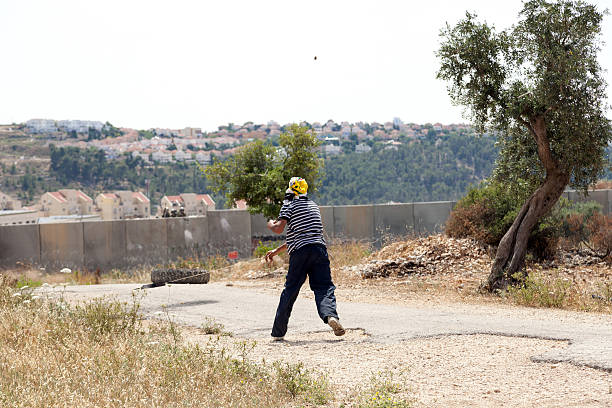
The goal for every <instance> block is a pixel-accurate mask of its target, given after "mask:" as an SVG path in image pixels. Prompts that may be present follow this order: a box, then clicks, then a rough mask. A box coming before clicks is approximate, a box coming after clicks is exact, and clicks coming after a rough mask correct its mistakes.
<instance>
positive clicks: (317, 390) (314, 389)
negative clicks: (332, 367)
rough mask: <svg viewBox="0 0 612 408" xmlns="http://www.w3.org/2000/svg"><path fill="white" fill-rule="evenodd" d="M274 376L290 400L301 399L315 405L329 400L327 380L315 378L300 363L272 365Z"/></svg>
mask: <svg viewBox="0 0 612 408" xmlns="http://www.w3.org/2000/svg"><path fill="white" fill-rule="evenodd" d="M274 368H275V369H276V376H277V379H278V382H279V383H280V385H281V386H282V388H284V389H286V390H287V391H288V392H289V394H290V395H291V397H292V398H296V397H298V396H299V397H301V398H302V399H303V400H304V401H305V402H310V403H313V404H315V405H322V404H325V403H327V401H328V400H329V399H330V397H331V395H330V391H329V385H328V382H327V378H325V377H319V378H315V377H314V376H313V373H312V372H310V371H308V370H306V369H304V365H303V364H302V363H297V364H289V363H280V362H276V363H274Z"/></svg>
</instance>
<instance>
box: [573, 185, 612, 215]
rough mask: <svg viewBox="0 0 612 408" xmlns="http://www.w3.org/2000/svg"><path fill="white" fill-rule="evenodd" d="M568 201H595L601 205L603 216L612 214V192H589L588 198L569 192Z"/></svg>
mask: <svg viewBox="0 0 612 408" xmlns="http://www.w3.org/2000/svg"><path fill="white" fill-rule="evenodd" d="M567 195H568V199H569V200H570V201H574V202H586V201H595V202H597V203H598V204H599V205H601V212H602V213H603V214H606V215H607V214H610V213H612V209H611V208H610V199H611V198H612V190H596V191H591V192H589V195H588V196H586V197H585V196H584V194H582V193H580V192H578V191H568V192H567Z"/></svg>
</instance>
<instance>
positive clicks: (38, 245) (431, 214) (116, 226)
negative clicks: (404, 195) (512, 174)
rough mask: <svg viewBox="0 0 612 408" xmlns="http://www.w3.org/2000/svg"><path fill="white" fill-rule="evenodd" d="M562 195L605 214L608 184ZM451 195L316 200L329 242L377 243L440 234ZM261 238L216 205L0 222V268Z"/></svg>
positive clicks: (103, 259) (610, 200) (169, 252)
mask: <svg viewBox="0 0 612 408" xmlns="http://www.w3.org/2000/svg"><path fill="white" fill-rule="evenodd" d="M563 196H564V197H566V198H568V199H570V200H574V201H591V200H592V201H597V202H598V203H600V204H601V205H602V211H603V212H604V213H605V214H611V213H612V190H598V191H593V192H591V193H590V194H589V196H588V197H586V198H585V197H584V196H582V195H581V194H579V193H577V192H575V191H567V192H565V193H563ZM454 205H455V202H453V201H442V202H431V203H407V204H377V205H355V206H322V207H320V210H321V217H322V220H323V227H324V231H325V235H326V238H327V239H328V240H332V239H340V240H362V241H368V242H372V243H374V244H381V243H383V241H384V240H385V238H386V237H393V236H404V235H411V234H416V235H425V234H431V233H435V232H441V231H443V229H444V225H445V223H446V220H447V219H448V216H449V214H450V211H451V210H452V208H453V207H454ZM260 239H283V236H282V235H280V236H279V235H276V234H273V233H272V232H271V231H269V230H268V228H267V227H266V219H265V218H264V217H263V216H261V215H252V214H249V212H248V211H239V210H215V211H209V212H208V213H207V215H206V216H203V217H187V218H165V219H146V220H126V221H89V222H82V223H78V222H71V223H58V224H40V225H11V226H0V266H2V267H13V266H15V264H16V262H24V263H32V264H39V265H43V266H46V267H48V268H50V269H51V270H52V269H54V268H63V267H69V268H83V267H85V268H87V269H89V270H95V269H97V268H100V269H102V270H106V269H110V268H121V267H126V266H127V267H130V266H137V265H143V264H144V265H147V264H148V265H156V264H163V263H166V262H168V261H173V260H177V259H179V258H202V257H206V256H209V255H216V254H218V255H221V256H227V254H228V253H229V252H231V251H238V253H239V255H240V257H249V256H250V255H251V251H252V249H253V248H254V246H255V245H256V244H257V242H258V241H259V240H260Z"/></svg>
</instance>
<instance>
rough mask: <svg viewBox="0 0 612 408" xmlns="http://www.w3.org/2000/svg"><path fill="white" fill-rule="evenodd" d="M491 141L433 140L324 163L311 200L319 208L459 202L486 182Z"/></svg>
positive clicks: (460, 136)
mask: <svg viewBox="0 0 612 408" xmlns="http://www.w3.org/2000/svg"><path fill="white" fill-rule="evenodd" d="M494 140H495V139H494V138H493V137H491V136H483V137H481V138H479V137H477V136H476V135H474V134H472V133H470V132H468V131H461V132H452V133H450V134H448V135H444V134H441V133H436V132H434V133H433V135H432V136H430V137H427V138H424V139H423V140H418V141H413V142H412V143H410V144H405V145H402V146H399V148H398V149H397V150H384V149H382V150H381V149H378V147H377V146H375V148H374V149H373V150H372V151H370V152H367V153H360V154H359V153H350V154H345V155H339V156H336V157H331V158H328V159H327V160H326V161H325V170H326V171H325V177H324V179H323V183H322V186H321V190H320V191H319V193H318V194H317V195H316V197H315V199H316V200H317V202H318V203H320V204H323V205H346V204H369V203H385V202H389V201H395V202H413V201H436V200H453V199H458V198H460V197H461V196H463V194H465V191H466V190H467V189H468V187H469V185H470V184H476V183H479V182H481V181H482V180H484V179H485V178H487V177H488V176H489V175H490V174H491V171H492V166H493V162H494V161H495V158H496V157H497V148H496V147H495V144H494Z"/></svg>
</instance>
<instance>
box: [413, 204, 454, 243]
mask: <svg viewBox="0 0 612 408" xmlns="http://www.w3.org/2000/svg"><path fill="white" fill-rule="evenodd" d="M454 206H455V202H454V201H437V202H430V203H414V232H415V233H416V234H417V235H427V234H434V233H438V232H442V231H444V224H445V223H446V220H447V219H448V216H449V215H450V212H451V210H452V209H453V207H454Z"/></svg>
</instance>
